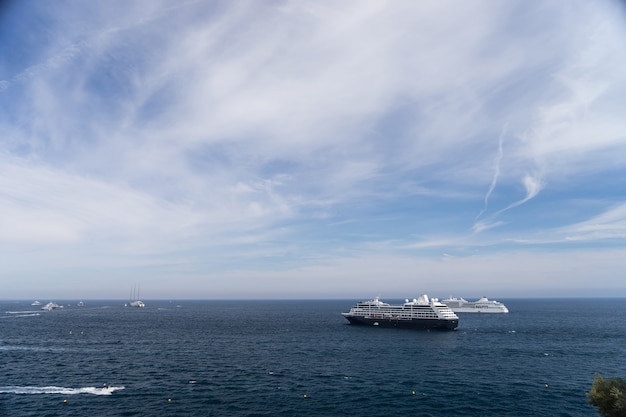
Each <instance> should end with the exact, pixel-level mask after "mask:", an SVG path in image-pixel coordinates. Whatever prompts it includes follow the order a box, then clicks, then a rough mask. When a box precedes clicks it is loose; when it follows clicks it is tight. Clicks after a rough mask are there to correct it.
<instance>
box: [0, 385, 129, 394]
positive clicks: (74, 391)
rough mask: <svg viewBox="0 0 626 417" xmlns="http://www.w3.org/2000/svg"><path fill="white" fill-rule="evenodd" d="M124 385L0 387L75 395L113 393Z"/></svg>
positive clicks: (6, 390) (4, 390)
mask: <svg viewBox="0 0 626 417" xmlns="http://www.w3.org/2000/svg"><path fill="white" fill-rule="evenodd" d="M123 389H124V387H113V386H108V387H103V388H97V387H82V388H66V387H55V386H48V387H22V386H8V387H0V394H63V395H75V394H93V395H111V394H113V393H114V392H115V391H119V390H123Z"/></svg>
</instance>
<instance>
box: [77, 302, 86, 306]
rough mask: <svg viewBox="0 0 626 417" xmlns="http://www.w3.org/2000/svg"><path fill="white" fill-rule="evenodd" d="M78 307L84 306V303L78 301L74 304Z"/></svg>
mask: <svg viewBox="0 0 626 417" xmlns="http://www.w3.org/2000/svg"><path fill="white" fill-rule="evenodd" d="M76 305H77V306H78V307H85V303H84V302H82V301H79V302H78V304H76Z"/></svg>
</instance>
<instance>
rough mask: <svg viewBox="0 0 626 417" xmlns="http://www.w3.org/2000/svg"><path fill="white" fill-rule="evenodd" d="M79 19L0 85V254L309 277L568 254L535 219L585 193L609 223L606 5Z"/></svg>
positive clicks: (334, 8)
mask: <svg viewBox="0 0 626 417" xmlns="http://www.w3.org/2000/svg"><path fill="white" fill-rule="evenodd" d="M23 7H29V6H23ZM40 7H43V6H40ZM85 7H86V6H85ZM89 7H91V6H89ZM93 7H94V10H96V11H97V13H90V14H85V10H84V8H80V7H78V8H72V9H69V8H68V9H64V8H63V7H61V8H54V9H49V10H47V11H46V13H49V17H50V21H51V22H54V23H55V24H54V25H52V26H49V27H47V28H46V31H47V32H46V33H49V36H47V39H48V41H47V42H48V43H45V45H42V46H41V47H42V49H41V50H39V52H38V53H39V61H38V62H37V61H29V62H28V63H26V64H24V66H23V67H22V68H21V70H19V71H18V72H17V73H15V74H12V75H11V76H5V77H4V78H5V79H4V80H2V81H0V94H1V95H2V96H1V97H0V99H1V100H2V103H3V104H4V103H10V104H11V106H8V107H7V111H6V112H5V113H3V114H1V115H0V135H2V136H3V138H6V139H5V140H4V141H3V143H2V144H0V151H1V152H2V153H1V154H0V155H2V156H1V159H0V163H2V165H1V166H0V170H1V171H2V173H3V175H2V177H1V178H0V211H1V212H2V213H4V215H3V217H1V218H0V242H1V243H2V244H3V245H4V247H5V248H11V247H12V246H13V245H19V247H20V248H21V249H24V248H28V245H32V246H31V247H37V248H42V247H46V246H47V245H52V244H55V245H56V244H58V245H59V246H62V247H63V248H66V250H67V251H68V252H67V253H68V254H70V256H68V258H72V254H74V256H76V257H81V256H83V255H84V254H86V253H87V254H90V256H92V257H91V258H90V259H91V260H92V261H94V262H96V260H97V256H96V255H97V254H98V253H106V254H107V255H109V254H112V253H124V254H127V255H128V256H129V258H126V261H127V262H128V264H125V265H126V266H127V265H135V266H137V265H143V263H144V262H146V263H148V264H150V265H154V264H155V263H158V262H163V261H165V262H171V263H177V264H178V265H179V266H180V268H181V270H182V269H185V268H186V271H194V273H197V274H198V276H203V275H202V271H203V270H204V269H207V268H208V269H211V266H210V265H209V266H207V265H208V264H209V263H210V262H207V261H205V260H204V259H205V258H208V259H211V262H214V263H215V264H219V267H216V268H217V269H220V270H228V269H229V268H236V267H237V262H235V261H233V259H235V258H241V259H246V261H247V262H248V261H250V262H253V263H252V264H250V265H257V266H258V265H259V264H263V263H264V262H265V261H266V260H267V259H276V263H277V264H279V266H276V267H277V268H280V266H281V265H283V262H284V263H285V264H287V265H290V266H292V265H295V264H298V265H300V267H299V268H298V269H297V271H298V274H300V273H302V274H303V275H302V276H303V277H305V276H306V274H304V273H303V271H306V270H307V268H309V266H308V265H310V264H311V263H314V262H315V261H312V260H311V258H309V257H308V256H311V257H313V258H315V259H318V258H322V259H327V258H332V254H333V253H335V252H334V251H340V250H344V252H342V253H344V254H351V255H352V254H354V253H359V252H360V251H361V250H364V248H365V249H367V248H374V247H379V248H383V249H382V250H384V251H385V253H389V254H391V253H392V252H393V251H402V252H398V253H403V254H404V253H406V252H404V251H407V248H408V250H411V249H412V250H416V249H420V250H428V251H433V250H436V248H441V250H446V251H449V252H450V253H456V252H455V251H453V250H450V249H455V248H477V247H495V246H498V244H499V242H500V243H501V242H509V243H510V242H514V241H521V240H527V241H532V240H533V238H535V237H536V236H543V237H545V236H546V235H550V239H552V238H554V241H555V242H556V241H559V240H561V241H562V237H563V235H562V234H560V231H561V229H560V227H561V226H560V225H562V224H566V223H568V222H569V223H575V222H576V220H571V219H570V218H569V217H567V216H566V215H564V216H563V218H562V219H560V223H558V225H556V226H555V225H547V226H545V225H541V226H536V228H537V229H541V230H534V229H533V230H528V231H526V230H525V229H526V228H534V227H535V225H534V221H532V220H534V218H532V219H531V217H532V216H533V215H532V214H528V213H530V211H529V208H528V206H530V205H528V204H526V203H528V202H530V201H531V200H533V204H537V205H538V206H535V205H533V206H532V207H533V208H534V207H540V208H537V210H538V211H540V210H543V209H545V207H544V206H540V205H541V204H544V203H545V201H544V200H542V199H539V198H536V197H538V196H539V195H540V194H542V196H543V195H545V196H546V197H548V198H547V199H546V200H549V199H550V198H553V197H554V196H555V195H556V194H551V193H552V192H553V191H554V190H555V189H557V187H558V191H559V192H560V193H561V194H562V195H564V194H568V195H567V196H565V197H563V199H562V200H561V201H560V203H561V204H562V205H563V206H564V205H566V204H567V202H569V201H571V200H572V199H573V198H584V196H576V195H575V194H571V193H575V192H576V190H577V188H578V187H577V185H578V184H579V183H580V181H581V178H583V177H584V178H585V180H588V181H595V182H596V183H597V184H599V187H598V190H599V191H598V194H599V195H601V197H600V199H599V200H598V202H597V204H596V205H595V207H596V208H597V207H602V206H603V204H606V203H603V202H602V197H604V198H605V199H606V196H607V195H610V194H611V193H613V194H614V191H611V189H609V188H607V189H604V187H601V185H602V182H603V181H602V180H603V175H604V173H605V172H606V170H607V169H611V170H615V171H619V172H621V171H622V170H623V166H624V164H626V156H625V155H626V149H624V147H625V143H626V142H625V141H624V134H623V132H624V131H626V130H625V129H624V128H625V127H626V126H625V123H626V122H624V118H623V117H622V116H623V114H624V111H623V110H624V104H623V100H622V99H621V97H622V96H623V93H624V89H625V87H626V76H624V73H623V71H621V70H620V69H621V68H623V67H624V64H626V55H625V54H624V52H623V51H624V50H625V48H623V46H624V45H623V43H624V42H623V41H622V40H621V39H625V38H626V37H624V36H621V35H623V32H624V30H623V26H620V25H619V21H617V19H618V18H617V17H616V15H614V14H611V13H610V12H611V10H610V9H611V5H610V4H609V3H606V4H604V3H601V4H600V5H597V4H595V5H593V6H592V5H588V4H586V3H583V2H580V3H575V4H574V5H572V6H571V7H567V8H564V7H563V6H562V4H561V3H560V2H557V1H555V2H547V3H543V4H542V5H541V7H537V8H535V6H528V5H527V4H526V3H497V4H494V3H493V2H488V1H486V2H480V1H479V2H473V3H463V4H460V3H458V2H445V1H443V2H442V1H421V2H402V1H390V2H380V1H354V2H350V1H348V2H342V3H340V4H338V3H336V2H319V1H312V2H306V1H305V2H281V3H275V4H270V3H257V2H226V3H223V4H216V3H205V2H187V3H183V4H177V5H176V6H171V5H169V4H168V3H157V2H140V3H136V4H133V5H131V6H129V8H124V9H123V10H124V13H123V15H120V10H122V9H120V8H119V5H117V4H113V3H110V2H96V3H95V6H93ZM555 22H556V23H555ZM16 39H17V38H16ZM24 50H27V51H28V50H29V49H28V48H24ZM503 126H504V127H503ZM495 138H498V142H497V147H496V141H495ZM520 184H521V187H523V190H522V191H521V192H520ZM485 190H486V194H485ZM607 200H608V199H607ZM614 201H615V199H612V200H611V202H612V203H614ZM618 204H619V203H618ZM481 205H482V209H481ZM555 206H559V204H555V205H553V206H552V207H550V209H553V208H554V207H555ZM546 211H547V210H546ZM477 212H479V214H478V216H475V214H476V213H477ZM563 213H565V211H563ZM583 216H584V214H581V213H578V217H576V219H580V218H581V217H583ZM588 216H589V215H588ZM381 218H384V219H386V221H384V222H382V221H380V219H381ZM352 219H358V222H356V221H355V222H353V223H352V224H351V225H350V221H351V220H352ZM529 219H530V220H529ZM594 221H595V222H598V223H599V224H600V226H597V225H595V223H593V222H594ZM326 222H328V223H326ZM400 222H403V224H400ZM329 224H331V225H332V227H330V226H329ZM472 224H473V227H472ZM505 224H506V225H507V227H506V228H505V227H501V226H503V225H505ZM603 227H605V228H609V229H611V230H612V231H611V232H610V233H609V232H608V231H607V230H606V229H603V230H601V229H602V228H603ZM620 227H621V226H620V221H619V220H607V219H604V218H602V217H598V218H596V219H593V220H590V221H589V222H585V223H580V224H577V225H576V226H572V227H571V228H570V229H567V231H568V233H569V232H571V233H569V235H570V236H571V237H573V238H585V239H590V241H591V240H592V239H602V238H603V236H608V235H610V234H611V233H614V234H613V236H620V233H621V232H620V231H619V230H620ZM355 230H357V231H358V233H357V232H355ZM555 230H557V232H555ZM338 231H341V232H338ZM472 232H473V234H472ZM601 232H602V233H601ZM307 233H308V234H307ZM357 235H358V236H359V238H355V236H357ZM479 235H480V236H479ZM346 236H349V237H348V238H347V237H346ZM365 239H367V242H365ZM543 241H544V242H545V241H547V239H544V240H543ZM328 242H333V243H332V244H328ZM407 242H410V243H407ZM414 242H418V243H414ZM377 245H378V246H377ZM339 248H341V249H339ZM21 249H20V250H21ZM17 252H18V251H17V250H12V252H11V253H17ZM431 253H432V252H431ZM132 254H139V255H138V256H140V257H141V256H145V257H151V256H152V257H153V258H152V259H150V261H149V262H148V261H146V259H145V258H135V259H131V258H130V257H132ZM164 254H169V255H168V256H166V257H165V258H161V259H159V260H158V261H157V260H156V259H155V258H156V257H158V256H165V255H164ZM42 256H43V255H42ZM17 258H19V257H18V256H16V259H17ZM390 258H393V256H391V255H390ZM109 259H110V258H107V260H109ZM96 263H97V262H96ZM103 263H104V262H102V263H98V264H103ZM338 264H341V262H338ZM182 265H184V267H183V266H182ZM384 265H387V266H388V264H387V263H385V264H384ZM120 268H122V267H120ZM311 268H314V267H311ZM122 269H123V268H122ZM340 270H341V269H340V268H338V269H337V271H340ZM373 270H377V269H376V268H374V267H373ZM125 271H127V270H125ZM341 271H342V273H344V272H345V271H343V270H341ZM227 275H228V274H226V275H224V276H227ZM492 278H493V277H492ZM225 279H226V278H225Z"/></svg>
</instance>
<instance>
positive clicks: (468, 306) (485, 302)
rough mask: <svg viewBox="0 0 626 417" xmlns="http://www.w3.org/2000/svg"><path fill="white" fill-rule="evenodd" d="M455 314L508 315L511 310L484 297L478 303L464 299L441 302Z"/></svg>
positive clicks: (452, 298) (450, 299) (453, 298)
mask: <svg viewBox="0 0 626 417" xmlns="http://www.w3.org/2000/svg"><path fill="white" fill-rule="evenodd" d="M441 302H442V303H444V304H445V305H447V306H448V307H450V309H451V310H452V311H454V312H455V313H508V312H509V309H508V308H506V306H505V305H504V304H502V303H501V302H499V301H495V300H489V299H487V297H482V298H480V299H479V300H478V301H467V300H465V299H463V298H456V297H451V298H446V299H445V300H442V301H441Z"/></svg>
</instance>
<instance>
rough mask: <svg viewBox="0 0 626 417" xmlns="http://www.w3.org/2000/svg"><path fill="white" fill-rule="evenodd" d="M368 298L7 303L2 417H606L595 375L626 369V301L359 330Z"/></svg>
mask: <svg viewBox="0 0 626 417" xmlns="http://www.w3.org/2000/svg"><path fill="white" fill-rule="evenodd" d="M356 301H360V300H322V301H312V300H307V301H174V302H170V301H147V302H146V307H145V308H143V309H133V308H125V307H123V302H120V301H88V302H87V303H86V306H85V307H77V306H76V302H75V301H74V302H73V303H72V304H71V305H68V303H67V302H66V303H63V304H65V307H64V308H63V309H59V310H53V311H49V312H47V311H41V310H39V309H38V307H32V306H31V305H30V302H25V301H22V302H9V301H4V302H1V303H0V366H1V369H2V372H1V373H0V416H37V417H44V416H66V415H72V416H139V415H141V416H225V415H228V416H365V415H368V416H399V415H406V416H478V415H480V416H551V417H554V416H593V415H596V413H595V409H594V408H593V407H591V406H590V405H588V404H587V399H586V397H585V393H586V392H587V391H588V390H589V387H590V386H591V383H592V381H593V377H594V375H595V373H596V372H600V373H602V374H604V375H605V376H606V377H612V376H619V377H621V378H626V300H625V299H592V300H587V299H529V300H522V299H510V300H506V299H503V300H500V301H503V302H505V304H506V305H507V306H508V307H509V309H510V311H511V312H510V313H509V314H503V315H501V314H494V315H487V314H460V315H459V317H460V323H459V327H458V329H457V330H455V331H420V330H406V329H385V328H376V327H363V326H354V325H349V324H348V323H347V321H346V320H345V319H344V318H343V317H341V315H340V313H341V312H342V311H348V309H349V308H350V307H351V306H352V305H353V304H354V303H355V302H356ZM385 301H389V302H392V301H393V300H385ZM104 383H107V384H109V386H110V388H109V389H104V388H103V384H104Z"/></svg>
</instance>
